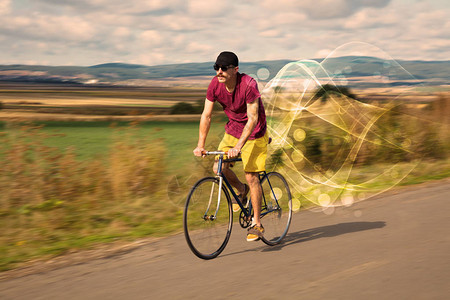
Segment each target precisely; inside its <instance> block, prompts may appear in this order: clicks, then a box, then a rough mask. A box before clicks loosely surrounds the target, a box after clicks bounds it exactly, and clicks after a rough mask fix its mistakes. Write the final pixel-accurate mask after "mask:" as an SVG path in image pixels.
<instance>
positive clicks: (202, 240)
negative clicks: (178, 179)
mask: <svg viewBox="0 0 450 300" xmlns="http://www.w3.org/2000/svg"><path fill="white" fill-rule="evenodd" d="M218 196H219V180H218V179H217V178H214V177H206V178H203V179H201V180H199V181H198V182H197V183H196V184H195V185H194V187H193V188H192V190H191V192H190V193H189V196H188V198H187V200H186V206H185V210H184V220H183V224H184V235H185V237H186V241H187V243H188V245H189V248H190V249H191V250H192V252H193V253H194V254H195V255H197V256H198V257H200V258H202V259H212V258H215V257H217V256H218V255H219V254H220V253H221V252H222V251H223V249H224V248H225V246H226V245H227V243H228V240H229V239H230V234H231V228H232V224H233V213H232V208H231V202H230V196H229V195H228V192H227V190H226V189H225V187H223V186H222V190H221V192H220V197H221V198H220V204H219V208H218V209H217V206H218Z"/></svg>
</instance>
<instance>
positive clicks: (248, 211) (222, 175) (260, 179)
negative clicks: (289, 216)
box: [205, 151, 279, 218]
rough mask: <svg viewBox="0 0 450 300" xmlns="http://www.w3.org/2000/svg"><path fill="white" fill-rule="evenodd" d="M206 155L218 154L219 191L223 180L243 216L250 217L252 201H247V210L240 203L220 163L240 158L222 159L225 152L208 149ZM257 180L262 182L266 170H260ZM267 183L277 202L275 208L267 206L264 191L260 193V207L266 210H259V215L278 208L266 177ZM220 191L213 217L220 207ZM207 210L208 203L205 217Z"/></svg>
mask: <svg viewBox="0 0 450 300" xmlns="http://www.w3.org/2000/svg"><path fill="white" fill-rule="evenodd" d="M206 154H207V155H219V160H218V163H217V173H216V176H217V177H218V179H219V191H220V190H221V189H222V185H223V182H225V185H226V187H227V188H228V191H229V192H231V195H232V197H233V198H234V199H235V200H236V203H237V204H238V205H239V207H240V208H241V211H242V212H243V213H244V215H245V217H247V218H250V217H251V211H252V203H251V201H250V203H249V208H248V210H247V209H245V207H244V205H243V204H242V202H241V201H240V199H239V196H238V195H237V194H236V193H235V191H234V189H233V187H232V186H231V184H230V182H229V181H228V179H227V177H226V176H225V175H224V174H223V172H222V165H223V163H224V162H235V161H242V158H230V159H224V158H223V156H224V155H225V154H226V153H225V152H221V151H208V152H206ZM258 176H259V182H262V181H263V180H264V178H265V177H267V173H266V171H263V172H261V173H260V174H259V175H258ZM267 183H268V184H269V187H270V191H271V193H272V195H273V198H274V199H275V202H276V203H277V208H275V209H269V207H267V203H266V199H265V196H264V193H262V199H261V200H262V201H264V205H263V203H261V208H263V207H266V211H264V212H263V211H261V217H264V216H265V215H266V214H268V213H270V212H272V211H275V210H279V203H278V199H277V197H276V195H275V192H274V190H273V188H272V185H271V183H270V181H269V178H268V177H267ZM212 194H213V191H211V196H210V200H209V201H210V204H211V200H212V199H211V198H212ZM220 200H221V199H220V193H219V197H218V200H217V201H218V203H217V209H216V212H215V213H214V216H211V217H213V218H215V216H216V215H217V212H218V211H219V207H220ZM208 211H209V205H208V209H207V210H206V212H205V218H207V217H208V216H207V214H208Z"/></svg>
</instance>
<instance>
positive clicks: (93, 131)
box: [0, 117, 224, 172]
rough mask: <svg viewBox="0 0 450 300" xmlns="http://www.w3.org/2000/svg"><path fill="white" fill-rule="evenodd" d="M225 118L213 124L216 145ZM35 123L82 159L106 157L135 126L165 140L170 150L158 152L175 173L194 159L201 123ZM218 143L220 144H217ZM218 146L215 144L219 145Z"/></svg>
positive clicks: (50, 141) (141, 133)
mask: <svg viewBox="0 0 450 300" xmlns="http://www.w3.org/2000/svg"><path fill="white" fill-rule="evenodd" d="M222 121H223V118H220V117H218V119H217V121H215V122H213V123H212V126H211V129H210V133H209V137H208V140H211V141H212V143H210V144H209V145H210V146H211V147H214V142H215V141H220V140H219V138H220V137H221V136H222V134H223V132H224V128H223V125H224V122H222ZM33 124H35V125H43V128H42V132H43V133H45V134H47V135H48V138H46V140H45V142H44V143H45V144H46V145H47V146H51V147H57V148H59V149H61V150H65V149H67V148H73V149H74V152H75V154H76V156H77V159H79V160H86V159H92V158H95V157H103V156H104V155H106V154H107V153H108V151H109V149H110V147H111V144H112V142H113V140H114V138H115V137H118V136H120V135H121V134H124V133H125V132H127V131H128V129H131V128H132V127H135V129H133V131H134V133H135V136H136V137H138V138H142V139H144V140H147V141H148V143H151V142H152V140H155V139H163V141H164V144H165V146H166V149H167V153H155V154H154V155H162V156H164V157H165V159H166V162H167V167H168V171H170V172H172V171H173V172H175V171H176V170H177V169H179V168H183V167H184V166H185V165H186V163H185V162H186V161H192V160H193V159H195V158H194V157H193V155H192V150H193V149H194V148H195V147H196V145H197V138H198V126H199V123H198V122H197V121H194V122H140V123H137V124H136V125H133V124H131V122H111V121H94V122H84V121H45V122H35V123H33ZM0 130H5V123H4V122H0ZM217 145H218V143H217ZM217 145H216V146H217Z"/></svg>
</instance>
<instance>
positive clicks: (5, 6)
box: [0, 0, 11, 16]
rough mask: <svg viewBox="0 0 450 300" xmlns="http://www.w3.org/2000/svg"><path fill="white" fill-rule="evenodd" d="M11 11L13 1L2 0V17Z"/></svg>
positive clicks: (0, 7)
mask: <svg viewBox="0 0 450 300" xmlns="http://www.w3.org/2000/svg"><path fill="white" fill-rule="evenodd" d="M10 11H11V0H0V16H1V15H6V14H8V13H9V12H10Z"/></svg>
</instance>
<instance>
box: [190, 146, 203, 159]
mask: <svg viewBox="0 0 450 300" xmlns="http://www.w3.org/2000/svg"><path fill="white" fill-rule="evenodd" d="M205 151H206V150H205V148H203V147H197V148H195V149H194V151H193V152H194V155H195V156H203V157H205V156H206V155H204V154H203V153H204V152H205Z"/></svg>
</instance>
